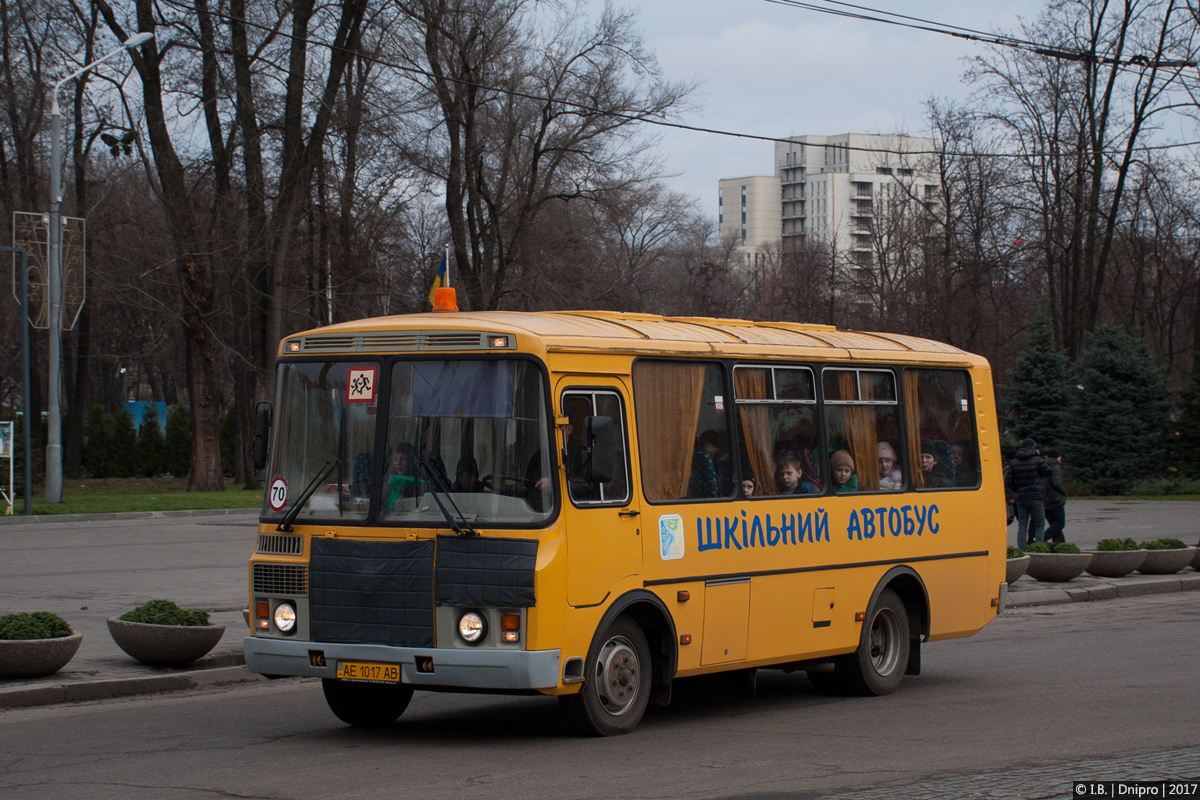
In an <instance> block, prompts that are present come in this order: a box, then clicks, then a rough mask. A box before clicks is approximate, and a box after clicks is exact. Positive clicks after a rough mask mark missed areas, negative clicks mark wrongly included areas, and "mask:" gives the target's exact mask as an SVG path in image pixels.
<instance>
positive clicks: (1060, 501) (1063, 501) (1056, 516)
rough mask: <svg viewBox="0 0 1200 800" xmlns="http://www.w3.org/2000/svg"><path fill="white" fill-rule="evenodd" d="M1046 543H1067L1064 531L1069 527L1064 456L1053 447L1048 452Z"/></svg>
mask: <svg viewBox="0 0 1200 800" xmlns="http://www.w3.org/2000/svg"><path fill="white" fill-rule="evenodd" d="M1046 466H1048V467H1049V468H1050V477H1049V478H1047V479H1046V500H1045V505H1046V541H1047V542H1065V541H1066V540H1067V537H1066V535H1065V534H1064V533H1063V529H1064V528H1065V527H1066V526H1067V488H1066V487H1065V486H1064V485H1063V482H1062V456H1061V455H1059V452H1058V451H1057V450H1055V449H1054V448H1053V447H1052V448H1050V449H1049V450H1047V451H1046Z"/></svg>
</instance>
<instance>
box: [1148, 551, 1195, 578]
mask: <svg viewBox="0 0 1200 800" xmlns="http://www.w3.org/2000/svg"><path fill="white" fill-rule="evenodd" d="M1195 556H1196V548H1194V547H1181V548H1178V549H1175V550H1147V551H1146V560H1145V561H1143V562H1142V565H1141V566H1140V567H1138V572H1140V573H1142V574H1143V575H1174V574H1175V573H1176V572H1179V570H1181V569H1183V568H1184V567H1186V566H1187V565H1188V564H1191V563H1192V559H1193V558H1195Z"/></svg>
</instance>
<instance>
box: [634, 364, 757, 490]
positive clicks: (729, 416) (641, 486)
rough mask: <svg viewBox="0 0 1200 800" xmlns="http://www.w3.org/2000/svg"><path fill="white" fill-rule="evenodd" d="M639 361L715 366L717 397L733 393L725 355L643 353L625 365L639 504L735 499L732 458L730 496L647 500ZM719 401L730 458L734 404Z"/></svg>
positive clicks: (737, 481)
mask: <svg viewBox="0 0 1200 800" xmlns="http://www.w3.org/2000/svg"><path fill="white" fill-rule="evenodd" d="M643 361H658V362H664V361H666V362H683V363H687V364H703V365H705V366H706V367H709V366H715V367H717V368H718V369H719V370H720V372H721V380H722V382H723V383H724V386H722V392H723V394H722V395H721V396H722V397H723V398H731V397H733V394H732V392H733V370H732V369H731V368H730V366H731V360H730V359H729V358H722V357H717V358H714V357H712V356H711V355H708V354H705V356H703V357H701V358H688V357H685V356H678V355H658V354H653V355H644V356H643V355H639V356H637V357H635V358H634V359H633V360H632V361H631V362H630V364H629V385H630V387H631V388H630V400H631V401H632V403H633V417H632V419H633V427H635V428H636V430H637V433H638V436H637V441H638V453H637V456H638V471H637V480H638V490H639V491H640V492H641V501H642V502H643V503H647V504H649V505H652V506H669V505H675V504H678V503H683V504H700V503H728V502H731V501H736V500H738V499H739V492H738V491H737V487H738V486H740V485H741V480H742V478H741V466H740V465H739V464H738V463H737V461H736V460H734V461H733V478H734V491H733V493H732V494H730V495H725V496H721V497H676V498H670V499H666V500H651V499H650V497H649V496H648V495H647V494H646V484H645V479H644V477H643V474H642V462H643V459H642V450H641V448H642V433H641V430H642V427H641V426H642V423H641V420H640V419H639V418H638V416H637V404H638V381H637V379H636V378H635V377H634V375H635V372H636V369H637V365H638V364H639V363H641V362H643ZM722 403H723V404H724V406H725V407H724V408H723V409H722V411H723V412H724V413H725V432H726V436H727V437H729V447H730V457H731V458H732V455H733V447H734V445H735V444H736V442H734V440H733V438H732V437H733V436H734V435H736V432H735V431H734V426H735V424H736V419H737V418H736V415H735V414H734V406H735V405H736V404H735V403H731V402H727V401H725V400H723V401H722ZM699 434H700V431H697V432H696V434H695V435H697V436H698V435H699ZM630 457H631V458H632V453H631V454H630ZM631 480H632V473H631ZM631 489H632V487H631Z"/></svg>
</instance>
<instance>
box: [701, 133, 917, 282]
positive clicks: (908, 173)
mask: <svg viewBox="0 0 1200 800" xmlns="http://www.w3.org/2000/svg"><path fill="white" fill-rule="evenodd" d="M933 152H934V142H933V140H932V139H928V138H924V137H918V136H907V135H903V134H890V135H878V134H865V133H843V134H840V135H838V136H794V137H791V138H789V139H787V140H786V141H779V142H776V143H775V175H774V176H770V177H748V178H735V179H728V180H722V181H720V183H719V186H720V189H719V192H720V195H719V197H720V199H719V201H718V203H719V206H720V208H721V236H722V238H725V237H728V236H738V235H740V236H741V237H742V238H741V241H742V244H743V245H744V246H745V247H746V248H757V249H760V250H761V249H762V248H765V247H768V246H770V244H771V243H773V242H779V241H781V240H782V242H783V246H784V247H785V248H786V247H788V246H789V245H792V246H795V245H796V244H798V243H800V242H804V241H809V242H827V243H831V244H832V245H833V246H834V249H835V251H836V252H837V253H838V254H840V255H842V256H843V257H844V258H845V259H846V261H848V262H849V263H850V264H853V265H856V266H858V267H860V268H861V267H869V266H870V265H871V263H872V254H873V248H874V247H875V244H876V241H875V239H876V232H877V231H878V230H879V227H878V225H877V221H878V219H879V215H880V214H882V213H885V212H886V210H887V209H888V208H889V206H890V205H891V204H893V203H896V202H910V201H921V202H925V201H932V200H934V199H935V198H936V197H937V194H938V181H937V178H936V175H935V173H934V171H933V169H932V164H933V156H932V153H933ZM770 191H776V192H777V194H776V200H775V202H774V203H773V204H771V203H767V202H765V200H764V199H762V198H761V197H760V195H762V196H765V194H767V193H769V192H770ZM731 195H732V196H731ZM739 201H740V204H739ZM760 214H761V216H759V215H760ZM770 230H773V231H774V234H773V235H772V234H771V233H769V232H768V231H770Z"/></svg>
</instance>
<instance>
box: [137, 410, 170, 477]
mask: <svg viewBox="0 0 1200 800" xmlns="http://www.w3.org/2000/svg"><path fill="white" fill-rule="evenodd" d="M165 447H166V444H165V441H164V439H163V432H162V426H161V425H159V424H158V407H157V405H156V404H154V403H151V404H150V406H149V407H148V408H147V409H146V413H145V415H144V416H143V417H142V426H141V427H140V428H139V429H138V465H137V466H138V469H137V472H138V473H139V474H140V475H143V476H145V477H147V478H153V477H154V476H155V475H161V474H162V473H163V470H164V466H163V459H164V455H165V452H166V451H165Z"/></svg>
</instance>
